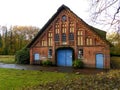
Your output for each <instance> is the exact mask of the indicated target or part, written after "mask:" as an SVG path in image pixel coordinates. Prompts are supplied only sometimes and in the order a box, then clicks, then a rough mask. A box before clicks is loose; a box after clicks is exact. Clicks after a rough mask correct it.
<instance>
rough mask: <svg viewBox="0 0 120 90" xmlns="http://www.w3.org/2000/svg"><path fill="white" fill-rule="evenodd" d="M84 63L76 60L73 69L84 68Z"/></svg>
mask: <svg viewBox="0 0 120 90" xmlns="http://www.w3.org/2000/svg"><path fill="white" fill-rule="evenodd" d="M83 66H84V63H83V62H82V60H79V59H78V60H74V62H73V67H74V68H83Z"/></svg>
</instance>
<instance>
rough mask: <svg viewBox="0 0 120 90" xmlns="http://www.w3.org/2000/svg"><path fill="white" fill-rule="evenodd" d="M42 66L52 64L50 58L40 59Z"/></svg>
mask: <svg viewBox="0 0 120 90" xmlns="http://www.w3.org/2000/svg"><path fill="white" fill-rule="evenodd" d="M42 65H43V66H52V62H51V61H50V60H46V61H42Z"/></svg>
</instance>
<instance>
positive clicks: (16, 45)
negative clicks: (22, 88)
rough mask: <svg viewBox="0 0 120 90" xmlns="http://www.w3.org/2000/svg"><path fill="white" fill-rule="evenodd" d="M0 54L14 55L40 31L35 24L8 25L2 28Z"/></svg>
mask: <svg viewBox="0 0 120 90" xmlns="http://www.w3.org/2000/svg"><path fill="white" fill-rule="evenodd" d="M1 31H2V34H1V36H0V55H14V54H15V53H16V51H18V50H21V49H22V48H23V47H25V46H26V45H27V44H28V43H29V42H30V41H31V40H32V39H33V38H34V36H35V35H36V33H37V32H38V31H39V28H37V27H33V26H11V27H10V28H9V29H8V28H7V27H6V26H2V28H1Z"/></svg>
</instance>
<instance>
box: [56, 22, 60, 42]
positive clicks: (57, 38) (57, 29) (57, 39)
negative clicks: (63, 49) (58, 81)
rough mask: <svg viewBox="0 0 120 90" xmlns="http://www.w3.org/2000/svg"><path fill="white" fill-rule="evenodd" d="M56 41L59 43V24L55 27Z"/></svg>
mask: <svg viewBox="0 0 120 90" xmlns="http://www.w3.org/2000/svg"><path fill="white" fill-rule="evenodd" d="M55 41H59V23H56V25H55Z"/></svg>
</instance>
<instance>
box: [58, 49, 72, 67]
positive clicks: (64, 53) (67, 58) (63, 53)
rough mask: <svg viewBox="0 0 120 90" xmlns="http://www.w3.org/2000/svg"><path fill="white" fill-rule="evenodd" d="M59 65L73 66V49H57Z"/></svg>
mask: <svg viewBox="0 0 120 90" xmlns="http://www.w3.org/2000/svg"><path fill="white" fill-rule="evenodd" d="M57 65H58V66H72V50H69V49H67V50H66V49H65V50H58V51H57Z"/></svg>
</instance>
